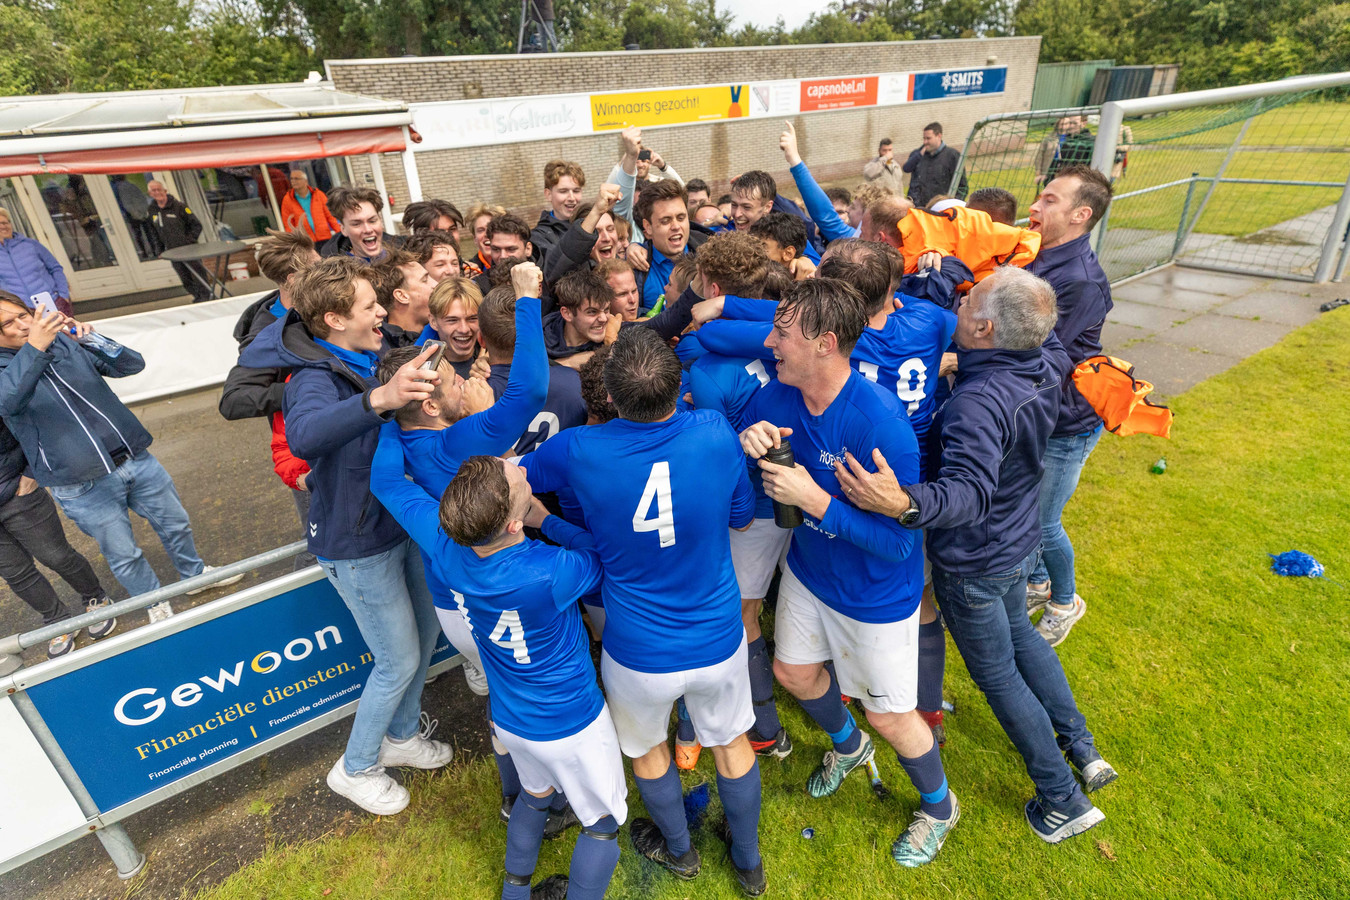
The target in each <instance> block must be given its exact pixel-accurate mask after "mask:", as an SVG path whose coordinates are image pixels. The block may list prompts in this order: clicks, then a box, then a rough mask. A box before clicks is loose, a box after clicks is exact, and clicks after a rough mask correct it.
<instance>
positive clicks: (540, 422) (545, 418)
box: [515, 410, 562, 453]
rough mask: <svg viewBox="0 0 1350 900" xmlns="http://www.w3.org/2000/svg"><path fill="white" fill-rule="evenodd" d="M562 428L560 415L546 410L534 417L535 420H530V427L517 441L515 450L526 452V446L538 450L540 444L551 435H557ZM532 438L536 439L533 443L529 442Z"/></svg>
mask: <svg viewBox="0 0 1350 900" xmlns="http://www.w3.org/2000/svg"><path fill="white" fill-rule="evenodd" d="M561 430H562V422H560V421H558V417H557V416H556V415H554V414H553V413H551V412H549V411H548V410H544V411H543V412H541V413H540V414H539V415H537V416H535V417H534V421H532V422H530V427H529V428H526V429H525V433H524V434H523V435H521V438H520V440H518V441H516V446H515V451H516V453H524V452H525V448H531V449H535V450H538V449H539V445H540V444H542V443H544V441H546V440H548V439H549V438H551V437H556V436H557V434H558V432H559V431H561ZM530 438H534V439H535V440H534V442H533V443H532V444H531V443H529V440H530Z"/></svg>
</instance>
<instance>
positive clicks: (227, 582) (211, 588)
mask: <svg viewBox="0 0 1350 900" xmlns="http://www.w3.org/2000/svg"><path fill="white" fill-rule="evenodd" d="M215 570H216V566H203V567H202V571H201V574H203V575H206V574H209V573H211V572H214V571H215ZM243 580H244V573H243V572H240V573H239V574H238V575H235V576H232V577H230V578H226V579H225V580H224V581H217V582H216V583H215V584H208V585H207V586H206V587H199V588H197V589H196V590H194V591H188V592H187V595H188V596H189V597H195V596H197V595H198V594H200V593H203V592H205V591H214V590H215V589H216V588H223V587H229V586H230V585H232V584H238V583H239V582H241V581H243Z"/></svg>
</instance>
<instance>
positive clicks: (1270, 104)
mask: <svg viewBox="0 0 1350 900" xmlns="http://www.w3.org/2000/svg"><path fill="white" fill-rule="evenodd" d="M1346 85H1350V73H1343V74H1340V75H1319V76H1305V77H1302V78H1293V79H1287V80H1286V81H1282V82H1273V83H1268V84H1260V85H1243V86H1240V87H1235V88H1221V89H1218V90H1214V91H1200V92H1194V93H1189V94H1174V95H1170V96H1162V97H1148V98H1140V99H1137V100H1125V101H1120V102H1117V103H1107V104H1104V105H1103V106H1101V107H1093V106H1088V107H1074V108H1068V109H1054V110H1032V111H1030V112H1024V113H1011V114H1005V115H999V116H991V117H989V118H986V119H983V120H981V121H980V122H977V123H976V124H975V127H974V128H973V129H972V130H971V134H970V137H969V139H968V140H967V142H966V150H965V154H964V158H963V165H964V167H965V170H966V172H967V174H968V177H969V185H970V190H972V191H974V190H976V189H977V188H981V187H1001V188H1005V189H1006V190H1009V191H1011V192H1012V193H1013V194H1014V195H1015V196H1016V197H1017V199H1018V204H1019V210H1020V211H1021V213H1022V214H1023V215H1025V214H1026V210H1027V209H1028V207H1029V206H1030V204H1031V203H1032V202H1033V201H1034V199H1035V197H1036V194H1037V192H1038V191H1039V189H1040V187H1041V185H1042V184H1043V183H1044V181H1045V180H1047V178H1048V177H1052V176H1053V175H1054V172H1055V170H1056V169H1057V168H1058V167H1060V166H1062V165H1066V164H1069V163H1091V164H1092V165H1093V166H1094V167H1095V168H1097V169H1099V170H1100V171H1102V172H1106V173H1108V174H1109V175H1110V176H1111V178H1112V182H1113V185H1114V188H1115V199H1114V200H1113V202H1112V204H1111V210H1110V212H1109V213H1108V216H1107V218H1106V219H1105V220H1104V221H1103V223H1102V224H1101V225H1100V226H1099V228H1098V231H1097V235H1096V239H1095V240H1096V244H1095V246H1096V249H1097V254H1098V256H1099V257H1100V259H1101V262H1102V266H1103V268H1104V269H1105V270H1106V273H1107V275H1108V276H1109V277H1110V278H1111V280H1112V281H1121V280H1123V279H1126V278H1130V277H1132V276H1134V275H1138V274H1140V273H1143V272H1147V271H1149V270H1150V269H1153V268H1157V267H1158V266H1162V265H1167V264H1169V263H1173V262H1175V263H1177V264H1180V265H1188V266H1194V267H1197V268H1209V269H1215V270H1219V271H1225V272H1238V273H1244V274H1257V275H1267V276H1273V277H1279V278H1287V279H1293V280H1303V281H1314V280H1316V281H1325V280H1327V279H1328V278H1331V277H1337V275H1338V273H1343V272H1344V269H1345V264H1346V257H1347V255H1348V254H1347V249H1346V241H1345V234H1346V228H1347V218H1348V217H1350V102H1347V100H1346V99H1345V96H1344V92H1345V86H1346Z"/></svg>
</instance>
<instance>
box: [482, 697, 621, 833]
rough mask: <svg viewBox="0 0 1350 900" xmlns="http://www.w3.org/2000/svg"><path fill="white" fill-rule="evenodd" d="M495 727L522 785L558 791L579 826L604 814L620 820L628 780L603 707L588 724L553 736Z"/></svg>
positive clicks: (540, 790) (534, 789)
mask: <svg viewBox="0 0 1350 900" xmlns="http://www.w3.org/2000/svg"><path fill="white" fill-rule="evenodd" d="M495 727H496V730H497V738H498V740H500V741H501V742H502V744H504V745H505V746H506V748H507V749H508V750H510V751H511V759H512V760H513V761H514V762H515V764H516V772H517V773H518V774H519V775H520V785H521V787H523V788H525V790H527V791H529V792H530V793H531V794H542V793H544V792H546V791H547V790H548V789H549V788H553V790H555V791H562V792H563V793H564V794H566V795H567V802H568V803H570V804H572V812H574V813H576V814H577V818H578V819H580V820H581V824H582V825H594V824H595V823H596V822H598V821H600V820H601V819H602V818H604V817H605V816H613V817H614V821H616V822H618V823H619V824H620V825H622V824H623V823H624V820H625V819H627V818H628V803H627V797H628V783H627V782H626V781H624V776H623V757H622V756H620V755H619V739H618V737H617V736H615V734H614V720H613V719H612V718H611V717H610V715H609V707H608V706H605V707H602V708H601V710H600V715H598V716H596V717H595V721H593V722H591V724H589V725H587V726H586V727H585V728H583V729H581V730H580V731H578V732H577V733H576V734H574V735H572V736H570V737H565V738H559V739H558V740H556V741H531V740H528V739H526V738H523V737H518V736H517V735H514V734H512V733H511V732H509V731H507V730H506V729H504V728H502V727H501V726H500V725H497V726H495Z"/></svg>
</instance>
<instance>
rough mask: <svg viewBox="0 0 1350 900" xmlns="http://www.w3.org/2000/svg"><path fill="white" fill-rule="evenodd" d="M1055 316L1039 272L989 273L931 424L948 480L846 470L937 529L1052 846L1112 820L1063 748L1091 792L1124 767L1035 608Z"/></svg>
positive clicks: (1055, 360) (977, 656)
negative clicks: (1093, 726)
mask: <svg viewBox="0 0 1350 900" xmlns="http://www.w3.org/2000/svg"><path fill="white" fill-rule="evenodd" d="M1055 317H1056V314H1055V309H1054V292H1053V291H1051V290H1050V288H1049V285H1047V284H1046V283H1045V282H1044V281H1043V280H1041V279H1038V278H1035V277H1034V276H1032V275H1030V274H1028V273H1026V272H1024V271H1022V270H1020V269H1015V268H1006V269H1001V270H999V271H998V272H996V273H995V274H993V275H991V276H989V277H988V278H986V279H984V280H983V281H981V282H980V283H979V284H978V285H976V286H975V288H974V289H973V290H972V291H971V293H970V294H968V295H967V297H966V299H965V300H964V301H963V302H962V304H961V307H960V309H959V311H958V313H957V327H956V341H957V347H958V350H957V356H958V360H959V364H958V367H957V376H956V387H955V388H954V389H953V391H952V395H951V397H950V398H949V399H948V400H947V402H946V403H945V404H944V405H943V407H942V409H941V410H940V411H939V412H938V414H937V416H936V417H935V418H934V421H933V428H932V429H931V431H930V432H929V435H930V440H931V439H933V438H934V437H935V436H936V438H937V441H938V445H937V446H936V447H933V448H931V450H930V452H931V453H934V454H937V453H941V467H940V469H939V470H938V474H937V477H936V478H935V479H934V480H933V481H931V482H929V483H927V484H913V485H905V486H903V487H901V486H900V485H898V484H897V483H896V480H895V477H894V474H893V473H892V472H891V471H890V469H889V467H887V466H885V465H884V460H874V462H876V463H877V465H878V473H877V474H875V475H868V474H867V472H866V471H865V470H864V469H862V467H861V466H860V465H859V464H858V463H857V462H856V461H854V460H848V466H849V473H848V474H846V475H845V474H841V477H840V484H841V485H842V486H843V487H844V490H845V491H846V493H847V494H848V496H849V497H850V499H852V500H854V502H855V503H857V505H859V506H861V507H863V508H866V509H873V510H875V511H877V512H883V513H885V514H887V515H893V516H896V517H898V518H899V520H900V523H901V524H902V525H905V526H906V527H909V528H926V529H927V530H928V534H927V542H928V560H929V562H930V563H932V566H933V591H934V593H935V594H936V595H937V599H938V604H939V606H940V607H941V608H942V613H943V615H944V617H945V618H946V621H947V627H948V628H949V629H950V630H951V633H952V637H953V638H954V639H955V641H956V647H957V649H958V650H959V651H960V652H961V657H962V659H964V660H965V663H966V668H967V669H968V670H969V671H970V675H971V677H972V678H973V679H974V680H975V683H976V684H977V685H979V687H980V690H981V691H983V692H984V695H985V697H986V698H987V699H988V701H989V705H990V706H991V707H992V708H993V710H994V715H995V716H996V717H997V718H998V720H999V723H1000V724H1001V725H1002V726H1003V730H1004V731H1005V732H1006V733H1007V734H1008V737H1009V738H1010V739H1011V740H1012V742H1013V745H1014V746H1015V747H1017V750H1018V752H1020V753H1021V754H1022V759H1023V760H1024V762H1025V763H1026V767H1027V772H1028V774H1029V775H1030V776H1031V779H1032V781H1033V782H1034V783H1035V785H1036V796H1035V797H1034V798H1033V799H1032V800H1030V801H1029V802H1028V803H1027V805H1026V810H1025V813H1026V818H1027V822H1028V824H1030V825H1031V827H1032V830H1033V831H1035V832H1036V834H1037V835H1038V836H1039V837H1041V838H1042V839H1043V840H1046V841H1049V842H1051V843H1057V842H1059V841H1061V840H1063V839H1064V838H1066V837H1069V836H1071V835H1074V834H1078V833H1079V832H1082V831H1086V830H1087V829H1088V828H1091V827H1092V826H1093V825H1095V824H1097V823H1098V822H1100V821H1101V820H1102V819H1103V818H1104V814H1103V813H1102V812H1101V810H1099V809H1097V808H1096V807H1095V806H1093V804H1092V802H1091V801H1090V800H1088V798H1087V797H1086V796H1085V794H1084V793H1083V790H1082V788H1080V787H1079V785H1078V783H1077V782H1076V781H1075V780H1074V775H1073V771H1072V770H1071V769H1070V768H1069V765H1068V763H1067V762H1066V761H1065V758H1064V754H1065V753H1067V754H1068V756H1069V760H1070V761H1071V762H1072V763H1073V765H1074V767H1075V768H1077V769H1078V771H1079V772H1080V773H1081V775H1082V777H1083V781H1084V783H1085V786H1086V787H1087V790H1088V791H1093V790H1096V789H1097V788H1099V787H1104V786H1105V785H1107V784H1109V783H1110V782H1111V781H1113V780H1115V777H1116V773H1115V771H1114V770H1112V769H1111V767H1110V766H1109V765H1108V764H1107V763H1106V762H1105V761H1104V760H1103V759H1102V758H1101V754H1099V753H1098V752H1097V750H1096V747H1095V744H1094V742H1093V737H1092V734H1091V732H1089V731H1088V729H1087V723H1086V720H1085V719H1084V718H1083V715H1082V713H1080V712H1079V711H1078V707H1077V705H1076V704H1075V702H1074V698H1073V691H1072V690H1070V688H1069V684H1068V681H1067V679H1066V678H1065V677H1064V670H1063V669H1062V668H1061V667H1060V664H1059V659H1058V657H1057V656H1056V655H1055V652H1054V650H1052V649H1051V648H1050V646H1049V645H1048V644H1046V642H1045V641H1044V640H1043V639H1042V638H1041V637H1040V636H1038V635H1037V634H1036V632H1035V631H1034V630H1033V629H1032V627H1031V623H1030V621H1029V620H1028V619H1027V616H1026V608H1025V594H1026V579H1027V575H1028V573H1029V572H1030V571H1031V569H1032V567H1033V566H1034V565H1035V564H1036V561H1037V558H1038V557H1039V555H1040V553H1039V545H1040V527H1039V522H1038V507H1039V485H1040V479H1041V455H1042V453H1043V452H1044V450H1045V444H1046V441H1047V440H1048V439H1049V436H1050V432H1051V430H1052V429H1053V428H1054V424H1055V420H1056V418H1057V416H1058V409H1059V390H1060V384H1061V381H1062V379H1063V378H1065V377H1066V376H1067V373H1068V370H1069V366H1068V360H1067V359H1066V357H1065V355H1064V350H1063V347H1062V346H1061V345H1060V344H1059V341H1058V340H1057V339H1056V338H1055V336H1054V333H1053V331H1052V326H1053V325H1054V321H1055ZM934 458H936V456H935V457H934ZM840 469H841V470H842V469H843V467H842V466H840Z"/></svg>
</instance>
